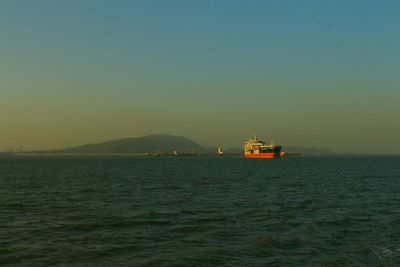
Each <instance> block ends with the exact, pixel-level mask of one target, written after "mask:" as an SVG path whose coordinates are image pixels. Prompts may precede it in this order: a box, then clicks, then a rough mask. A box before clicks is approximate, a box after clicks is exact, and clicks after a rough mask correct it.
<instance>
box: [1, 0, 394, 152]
mask: <svg viewBox="0 0 400 267" xmlns="http://www.w3.org/2000/svg"><path fill="white" fill-rule="evenodd" d="M399 10H400V2H399V1H388V0H387V1H361V0H360V1H344V0H343V1H340V0H338V1H327V0H326V1H324V0H320V1H294V0H293V1H286V0H279V1H278V0H277V1H267V0H266V1H235V0H232V1H186V0H185V1H184V0H182V1H172V0H171V1H161V0H160V1H149V0H146V1H111V0H110V1H66V0H65V1H51V0H48V1H40V0H37V1H19V0H4V1H1V3H0V58H1V60H0V125H1V131H0V148H3V149H4V148H8V147H12V148H18V147H20V146H24V147H25V148H27V149H38V148H53V147H56V148H58V147H64V146H66V145H78V144H83V143H87V142H100V141H104V140H108V139H116V138H120V137H128V136H140V135H145V134H152V133H170V134H177V135H184V136H186V137H188V138H191V139H193V140H195V141H197V142H199V143H201V144H203V145H222V146H241V145H242V143H243V141H244V139H246V138H247V137H248V136H249V135H253V134H254V133H257V135H258V136H260V137H263V138H265V139H267V140H270V139H273V140H274V141H275V143H281V144H283V145H299V146H315V147H323V148H329V149H332V150H334V151H338V152H387V153H400V140H399V136H400V105H399V102H400V75H399V74H400V16H399V15H398V12H399Z"/></svg>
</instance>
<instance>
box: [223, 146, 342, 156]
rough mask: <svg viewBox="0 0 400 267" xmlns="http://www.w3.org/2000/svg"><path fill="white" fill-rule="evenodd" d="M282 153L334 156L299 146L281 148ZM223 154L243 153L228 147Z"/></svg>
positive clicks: (318, 149) (325, 151)
mask: <svg viewBox="0 0 400 267" xmlns="http://www.w3.org/2000/svg"><path fill="white" fill-rule="evenodd" d="M282 150H283V151H287V152H289V153H295V154H302V155H330V154H334V152H332V151H330V150H328V149H323V148H315V147H299V146H283V147H282ZM225 153H232V154H238V153H243V148H240V147H230V148H227V149H225Z"/></svg>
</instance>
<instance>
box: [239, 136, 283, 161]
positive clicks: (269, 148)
mask: <svg viewBox="0 0 400 267" xmlns="http://www.w3.org/2000/svg"><path fill="white" fill-rule="evenodd" d="M281 149H282V146H275V145H274V144H272V143H271V144H270V145H267V144H266V143H265V142H264V141H262V140H260V139H258V138H257V137H254V139H249V140H248V141H246V142H245V144H244V156H245V158H262V159H275V158H282V157H284V156H286V152H281Z"/></svg>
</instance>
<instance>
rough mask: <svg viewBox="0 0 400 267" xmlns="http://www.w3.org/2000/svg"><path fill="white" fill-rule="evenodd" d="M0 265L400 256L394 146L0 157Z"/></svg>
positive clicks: (346, 260)
mask: <svg viewBox="0 0 400 267" xmlns="http://www.w3.org/2000/svg"><path fill="white" fill-rule="evenodd" d="M0 266H400V156H356V155H353V156H349V155H347V156H319V157H317V156H300V157H286V158H282V159H272V160H270V159H269V160H266V159H244V158H241V157H229V156H226V157H225V156H222V157H211V156H209V157H208V156H196V157H133V156H131V157H128V156H9V157H1V158H0Z"/></svg>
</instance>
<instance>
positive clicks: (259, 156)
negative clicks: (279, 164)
mask: <svg viewBox="0 0 400 267" xmlns="http://www.w3.org/2000/svg"><path fill="white" fill-rule="evenodd" d="M284 156H286V152H280V153H279V154H276V153H258V154H245V155H244V157H245V158H247V159H275V158H283V157H284Z"/></svg>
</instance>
